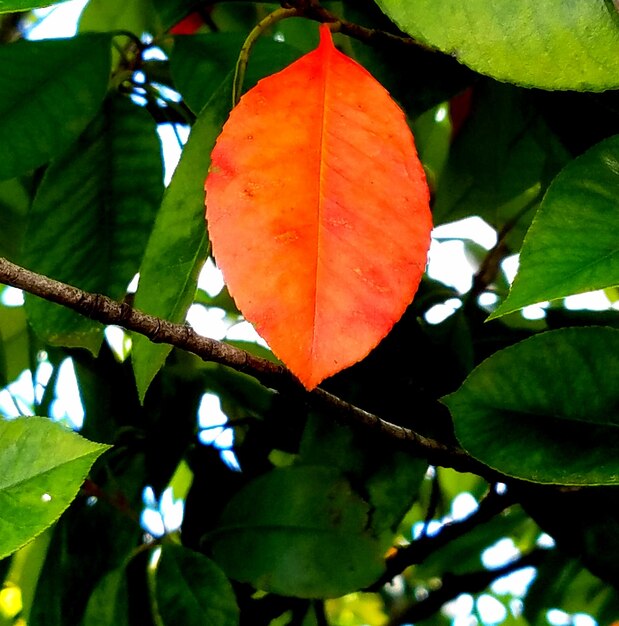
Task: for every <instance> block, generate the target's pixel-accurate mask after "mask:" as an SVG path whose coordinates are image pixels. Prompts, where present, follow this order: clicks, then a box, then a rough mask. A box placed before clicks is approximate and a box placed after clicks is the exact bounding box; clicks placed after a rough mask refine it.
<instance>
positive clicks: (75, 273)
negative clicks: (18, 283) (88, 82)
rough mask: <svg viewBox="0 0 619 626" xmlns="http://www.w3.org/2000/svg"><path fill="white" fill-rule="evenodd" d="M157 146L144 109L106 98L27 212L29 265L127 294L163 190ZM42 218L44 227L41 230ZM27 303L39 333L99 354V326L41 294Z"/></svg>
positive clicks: (25, 254) (115, 294) (64, 278)
mask: <svg viewBox="0 0 619 626" xmlns="http://www.w3.org/2000/svg"><path fill="white" fill-rule="evenodd" d="M159 151H160V145H159V138H158V137H157V133H156V128H155V123H154V122H153V120H152V118H151V117H150V115H149V114H148V113H147V112H146V111H145V110H144V109H143V108H141V107H138V106H136V105H134V104H132V103H131V102H130V101H129V100H127V99H124V98H121V97H118V96H117V97H112V98H109V99H108V100H106V102H105V104H104V106H103V107H102V110H101V111H100V113H99V115H98V116H97V117H96V118H95V119H94V120H93V122H92V123H91V124H90V125H89V126H88V128H87V129H86V131H85V132H84V133H83V134H82V136H81V137H80V139H79V141H78V142H77V143H76V144H75V146H74V147H73V148H71V149H70V150H68V151H67V152H66V153H65V154H63V155H62V157H60V158H59V159H57V160H56V161H55V162H54V163H53V164H52V165H51V166H50V167H49V168H48V170H47V172H46V174H45V176H44V178H43V181H42V182H41V185H40V187H39V189H38V192H37V195H36V196H35V199H34V202H33V205H32V207H31V209H30V212H29V214H28V222H29V223H28V230H27V236H26V237H25V241H24V250H23V260H24V263H25V264H27V265H28V267H30V269H32V270H34V271H38V272H41V273H42V274H45V275H47V276H52V277H54V278H56V279H57V280H62V281H64V282H67V283H69V284H72V285H75V286H78V287H80V288H82V289H86V290H87V291H94V292H97V293H104V294H106V295H109V296H110V297H112V298H122V296H123V295H124V294H125V292H126V289H127V286H128V284H129V282H130V281H131V279H132V278H133V276H134V275H135V274H136V273H137V271H138V269H139V266H140V261H141V259H142V254H143V252H144V248H145V247H146V242H147V240H148V235H149V232H150V230H151V228H152V224H153V221H154V217H155V212H156V210H157V207H158V206H159V202H160V199H161V194H162V193H163V181H162V177H163V172H162V163H161V156H160V154H159ZM136 180H140V181H142V184H143V185H144V187H143V188H140V187H138V186H136V184H135V183H136ZM52 217H53V219H52ZM43 222H45V224H46V228H39V225H40V224H41V223H43ZM26 302H27V304H26V309H27V313H28V320H29V322H30V323H31V324H32V326H33V327H34V329H35V331H36V332H37V334H38V335H39V336H40V337H41V338H44V339H45V340H46V341H47V342H49V343H51V344H55V345H64V346H81V347H85V348H87V349H89V350H90V351H91V352H93V353H94V352H96V351H97V349H98V347H99V345H100V342H101V339H102V337H103V333H102V327H101V325H100V324H98V323H96V322H93V321H92V320H89V319H87V318H85V317H83V316H80V315H78V314H76V313H74V312H72V311H70V310H68V309H66V308H64V307H61V306H58V305H55V304H51V303H49V302H46V301H43V300H41V299H39V298H35V297H28V298H27V299H26Z"/></svg>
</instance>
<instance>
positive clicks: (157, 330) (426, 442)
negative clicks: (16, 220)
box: [0, 257, 505, 482]
mask: <svg viewBox="0 0 619 626" xmlns="http://www.w3.org/2000/svg"><path fill="white" fill-rule="evenodd" d="M0 283H4V284H6V285H10V286H12V287H16V288H18V289H23V290H24V291H26V292H28V293H30V294H33V295H35V296H39V297H40V298H44V299H45V300H48V301H50V302H54V303H56V304H60V305H62V306H65V307H67V308H69V309H72V310H74V311H76V312H77V313H80V314H81V315H84V316H85V317H88V318H90V319H93V320H96V321H98V322H101V323H103V324H114V325H117V326H121V327H123V328H125V329H126V330H130V331H133V332H136V333H139V334H141V335H144V336H146V337H148V338H149V339H150V340H151V341H152V342H154V343H166V344H169V345H172V346H175V347H176V348H180V349H182V350H186V351H187V352H191V353H193V354H195V355H196V356H198V357H200V358H201V359H203V360H205V361H213V362H215V363H220V364H222V365H227V366H228V367H231V368H233V369H235V370H237V371H239V372H243V373H246V374H249V375H251V376H253V377H255V378H256V379H258V380H259V381H260V382H261V383H262V384H264V385H265V386H267V387H271V388H273V389H276V390H278V391H281V392H288V393H297V394H299V393H303V394H305V393H306V392H305V389H304V388H303V386H302V385H301V384H300V383H299V381H298V380H297V379H296V378H295V377H294V376H293V375H292V374H291V372H290V371H289V370H287V369H286V368H285V367H283V366H281V365H276V364H274V363H272V362H271V361H268V360H266V359H261V358H259V357H256V356H253V355H252V354H249V353H248V352H245V351H244V350H241V349H239V348H235V347H233V346H230V345H228V344H226V343H223V342H221V341H216V340H214V339H210V338H208V337H203V336H201V335H198V333H196V332H195V331H194V330H193V329H192V328H191V327H190V326H187V325H184V324H174V323H172V322H169V321H167V320H164V319H161V318H158V317H155V316H153V315H148V314H146V313H143V312H142V311H139V310H137V309H134V308H132V307H131V306H129V305H128V304H126V303H120V302H116V301H115V300H112V299H111V298H108V297H107V296H104V295H101V294H95V293H89V292H86V291H82V290H81V289H78V288H77V287H73V286H71V285H67V284H65V283H61V282H59V281H57V280H53V279H51V278H48V277H47V276H43V275H41V274H37V273H35V272H32V271H30V270H27V269H25V268H23V267H20V266H19V265H15V264H14V263H11V262H10V261H8V260H7V259H5V258H2V257H0ZM307 400H308V402H309V403H310V404H312V405H313V406H315V407H316V408H319V409H322V410H324V411H327V412H329V413H330V414H332V415H333V416H334V417H336V418H337V419H338V420H339V421H341V422H344V423H347V424H349V425H351V426H356V427H363V428H365V429H368V430H371V431H372V432H374V433H376V434H378V435H380V436H383V437H386V438H387V439H390V440H391V441H393V442H395V443H397V444H399V445H401V446H403V447H404V448H406V449H407V450H409V451H410V452H412V453H414V454H416V455H418V456H422V457H424V458H426V459H427V460H428V462H429V463H431V464H433V465H439V466H444V467H451V468H453V469H455V470H457V471H460V472H472V473H475V474H477V475H479V476H482V477H484V478H486V479H487V480H488V481H490V482H496V481H505V477H504V476H503V475H501V474H499V473H498V472H497V471H496V470H493V469H491V468H489V467H487V466H485V465H483V464H482V463H480V462H479V461H476V460H475V459H473V458H471V457H470V456H469V455H468V454H467V453H466V452H465V451H464V450H462V449H461V448H457V447H454V446H448V445H445V444H443V443H441V442H439V441H436V440H434V439H430V438H429V437H424V436H423V435H420V434H419V433H416V432H415V431H413V430H410V429H408V428H404V427H402V426H398V425H397V424H393V423H391V422H387V421H385V420H383V419H381V418H380V417H378V416H376V415H374V414H372V413H369V412H367V411H364V410H363V409H361V408H359V407H357V406H354V405H352V404H350V403H348V402H346V401H344V400H342V399H341V398H338V397H337V396H334V395H333V394H331V393H329V392H327V391H325V390H324V389H320V388H317V389H314V390H313V391H312V392H310V393H307Z"/></svg>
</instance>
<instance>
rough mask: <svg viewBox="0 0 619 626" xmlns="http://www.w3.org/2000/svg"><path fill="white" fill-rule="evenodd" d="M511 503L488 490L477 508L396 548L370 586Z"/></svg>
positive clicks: (375, 587)
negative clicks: (435, 530)
mask: <svg viewBox="0 0 619 626" xmlns="http://www.w3.org/2000/svg"><path fill="white" fill-rule="evenodd" d="M513 503H514V498H513V497H512V496H511V495H509V494H499V493H497V491H496V490H494V489H493V490H491V491H489V492H488V494H487V495H486V496H485V497H484V498H483V499H482V500H481V501H480V503H479V507H478V508H477V510H476V511H475V512H473V513H471V515H469V516H468V517H467V518H465V519H463V520H461V521H458V522H449V523H447V524H445V525H444V526H443V527H442V528H441V530H440V532H438V533H437V534H436V535H425V536H423V537H420V538H419V539H416V540H415V541H413V542H412V543H410V544H409V545H407V546H404V547H403V548H400V549H399V550H398V551H397V552H396V553H395V554H394V555H393V556H390V557H389V558H388V559H387V568H386V571H385V573H384V575H383V576H381V578H380V579H379V580H378V581H377V582H376V583H374V584H373V585H372V587H371V589H370V590H378V589H380V588H381V587H382V586H383V585H385V584H386V583H388V582H389V581H391V580H392V579H393V578H394V577H395V576H397V575H398V574H401V573H402V572H403V571H404V570H405V569H406V568H407V567H410V566H411V565H418V564H420V563H423V562H424V561H425V560H426V559H427V558H428V557H429V556H430V555H431V554H434V553H435V552H436V551H437V550H440V549H441V548H443V547H445V546H446V545H448V544H450V543H452V542H453V541H455V540H456V539H459V538H460V537H462V536H464V535H466V534H467V533H469V532H470V531H471V530H473V528H476V527H477V526H481V525H482V524H485V523H486V522H489V521H490V520H491V519H493V518H494V517H496V516H497V515H499V514H500V513H502V512H503V511H504V510H505V509H506V508H508V507H509V506H511V505H512V504H513Z"/></svg>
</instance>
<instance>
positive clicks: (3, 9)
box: [0, 0, 67, 13]
mask: <svg viewBox="0 0 619 626" xmlns="http://www.w3.org/2000/svg"><path fill="white" fill-rule="evenodd" d="M66 1H67V0H47V2H46V1H45V0H0V13H13V12H17V11H27V10H29V9H37V8H39V7H46V6H49V5H50V4H60V3H61V2H66Z"/></svg>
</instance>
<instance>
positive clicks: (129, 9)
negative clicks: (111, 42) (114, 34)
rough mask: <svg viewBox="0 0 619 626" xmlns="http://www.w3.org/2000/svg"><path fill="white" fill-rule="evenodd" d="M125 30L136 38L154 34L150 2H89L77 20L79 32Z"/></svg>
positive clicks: (113, 0)
mask: <svg viewBox="0 0 619 626" xmlns="http://www.w3.org/2000/svg"><path fill="white" fill-rule="evenodd" d="M120 29H122V30H126V31H129V32H131V33H133V34H134V35H137V36H138V37H141V36H142V35H143V34H144V33H151V34H153V35H154V34H156V33H157V32H158V31H159V26H158V21H157V17H156V14H155V10H154V9H153V6H152V0H131V2H127V1H126V0H89V2H88V4H87V5H86V8H85V9H84V11H83V12H82V14H81V16H80V20H79V30H80V32H85V31H95V32H108V31H113V30H120Z"/></svg>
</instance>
